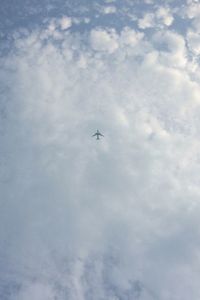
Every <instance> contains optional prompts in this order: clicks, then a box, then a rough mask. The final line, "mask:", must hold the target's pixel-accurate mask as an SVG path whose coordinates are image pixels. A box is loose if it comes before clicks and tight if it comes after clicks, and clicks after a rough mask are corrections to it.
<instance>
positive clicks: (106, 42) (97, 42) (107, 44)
mask: <svg viewBox="0 0 200 300" xmlns="http://www.w3.org/2000/svg"><path fill="white" fill-rule="evenodd" d="M90 43H91V46H92V48H93V49H94V50H98V51H106V52H108V53H113V52H115V51H116V49H117V48H118V47H119V45H118V40H117V34H116V32H115V31H114V30H109V31H107V30H104V29H93V30H92V31H91V34H90Z"/></svg>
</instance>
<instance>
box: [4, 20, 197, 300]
mask: <svg viewBox="0 0 200 300" xmlns="http://www.w3.org/2000/svg"><path fill="white" fill-rule="evenodd" d="M53 24H54V22H53V23H51V26H52V27H51V28H50V29H49V30H50V31H53V32H54V31H57V30H58V29H57V27H56V26H59V25H56V26H54V25H53ZM56 24H58V23H56ZM52 39H53V37H52V38H51V40H48V39H47V38H46V29H44V32H43V31H42V32H40V31H39V30H38V31H36V32H33V33H32V34H30V35H29V36H27V37H25V38H23V39H21V38H20V37H18V38H17V37H16V41H15V45H16V49H15V50H16V54H15V52H14V51H13V52H12V54H11V55H9V54H8V55H7V57H3V59H1V61H0V64H1V69H0V80H1V86H2V90H1V99H2V100H1V103H0V111H1V114H2V118H1V120H0V122H1V126H0V127H1V129H0V130H1V131H0V134H1V150H0V151H1V156H0V163H1V173H0V174H1V175H0V176H1V182H0V190H1V197H2V199H3V200H1V201H2V202H1V211H0V216H1V218H0V237H1V238H0V246H1V247H0V254H1V256H0V257H1V260H2V262H1V270H0V282H1V284H0V287H1V288H2V290H3V288H4V289H5V287H6V286H7V289H8V286H9V291H10V295H11V296H10V299H9V300H11V299H14V300H18V299H20V300H21V299H26V298H27V297H28V298H29V299H30V300H35V299H36V298H37V300H38V299H40V298H41V299H43V300H51V299H55V298H56V297H57V298H58V299H61V300H62V299H66V297H67V298H68V299H70V300H71V299H72V300H73V299H76V300H83V299H87V300H90V299H97V300H98V299H124V298H125V297H126V298H127V299H128V298H129V299H132V298H133V299H134V298H136V299H137V298H138V299H148V300H149V299H165V300H168V299H170V300H177V299H182V300H188V299H189V298H191V299H193V300H198V299H199V293H200V288H199V272H198V271H199V226H198V223H199V214H200V206H199V196H200V189H199V180H200V175H199V174H200V172H199V166H200V157H199V152H200V143H199V126H200V121H199V111H200V109H199V102H198V97H199V93H200V86H199V84H198V83H197V82H194V81H193V80H191V79H190V76H189V75H190V74H188V73H187V67H186V62H185V51H186V49H185V41H184V38H183V37H182V36H180V35H178V34H176V33H173V32H170V31H163V32H161V33H158V34H156V35H154V39H153V40H150V41H149V42H148V41H147V37H146V36H145V35H144V34H142V33H138V32H136V31H134V30H133V29H130V28H127V27H126V28H124V29H123V30H122V31H121V32H120V33H117V32H116V31H114V30H111V29H104V28H102V29H100V28H99V29H92V30H91V32H90V33H89V34H88V36H86V34H85V35H83V36H81V35H78V34H77V33H76V34H73V33H70V32H68V31H66V32H65V31H63V32H62V39H61V40H60V43H59V44H57V43H56V42H55V41H57V40H56V39H55V40H52ZM44 41H45V43H44ZM159 43H160V44H159ZM87 45H88V46H87ZM137 47H138V48H137ZM138 49H139V50H140V51H138ZM124 53H125V54H124ZM123 54H124V55H123ZM121 57H123V59H121ZM176 64H177V65H176ZM97 128H99V129H100V130H101V131H102V132H103V133H104V135H105V138H104V139H102V140H101V141H99V143H97V142H96V140H93V139H92V138H91V135H92V133H93V131H94V130H96V129H97ZM172 270H173V272H172ZM152 273H153V276H152ZM180 282H181V284H180ZM8 297H9V296H8Z"/></svg>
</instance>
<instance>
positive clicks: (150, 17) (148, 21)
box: [138, 13, 155, 29]
mask: <svg viewBox="0 0 200 300" xmlns="http://www.w3.org/2000/svg"><path fill="white" fill-rule="evenodd" d="M154 26H155V19H154V14H153V13H146V14H145V15H144V16H143V18H141V19H139V20H138V27H139V28H141V29H146V28H151V27H154Z"/></svg>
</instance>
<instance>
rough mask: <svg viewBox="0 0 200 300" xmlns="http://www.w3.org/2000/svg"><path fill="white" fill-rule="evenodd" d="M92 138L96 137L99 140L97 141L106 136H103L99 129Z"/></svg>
mask: <svg viewBox="0 0 200 300" xmlns="http://www.w3.org/2000/svg"><path fill="white" fill-rule="evenodd" d="M92 136H96V137H97V138H96V139H97V140H100V138H99V137H100V136H104V135H103V134H101V133H100V132H99V130H98V129H97V132H95V134H93V135H92Z"/></svg>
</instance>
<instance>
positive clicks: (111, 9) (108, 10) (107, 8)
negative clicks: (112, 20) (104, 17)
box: [103, 6, 117, 14]
mask: <svg viewBox="0 0 200 300" xmlns="http://www.w3.org/2000/svg"><path fill="white" fill-rule="evenodd" d="M116 11H117V9H116V7H115V6H105V7H104V8H103V12H104V14H114V13H116Z"/></svg>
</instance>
